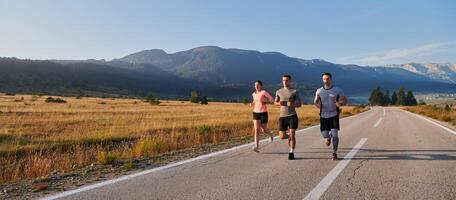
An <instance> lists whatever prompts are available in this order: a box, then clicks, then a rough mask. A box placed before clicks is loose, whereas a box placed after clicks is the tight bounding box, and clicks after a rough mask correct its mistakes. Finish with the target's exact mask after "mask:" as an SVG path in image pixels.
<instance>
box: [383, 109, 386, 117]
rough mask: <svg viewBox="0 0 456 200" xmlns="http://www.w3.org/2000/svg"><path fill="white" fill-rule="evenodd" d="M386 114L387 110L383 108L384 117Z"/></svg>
mask: <svg viewBox="0 0 456 200" xmlns="http://www.w3.org/2000/svg"><path fill="white" fill-rule="evenodd" d="M385 115H386V110H385V108H383V117H384V116H385Z"/></svg>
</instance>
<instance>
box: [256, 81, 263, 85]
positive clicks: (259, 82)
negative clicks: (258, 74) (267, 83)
mask: <svg viewBox="0 0 456 200" xmlns="http://www.w3.org/2000/svg"><path fill="white" fill-rule="evenodd" d="M255 83H258V84H260V85H261V86H263V82H261V81H260V80H257V81H255Z"/></svg>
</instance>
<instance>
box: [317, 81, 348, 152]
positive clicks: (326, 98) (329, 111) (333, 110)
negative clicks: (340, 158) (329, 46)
mask: <svg viewBox="0 0 456 200" xmlns="http://www.w3.org/2000/svg"><path fill="white" fill-rule="evenodd" d="M322 79H323V83H324V85H323V87H321V88H318V90H317V92H316V93H315V99H314V104H315V106H316V107H317V108H319V109H320V131H321V134H322V136H323V137H324V138H325V139H326V145H327V146H329V145H331V138H332V140H333V141H332V142H333V154H332V159H333V160H337V153H336V152H337V148H338V146H339V134H338V132H339V130H340V127H339V112H340V107H341V106H343V105H346V104H347V97H346V96H345V94H344V92H343V91H342V89H340V88H338V87H335V86H334V85H333V84H332V75H331V74H330V73H323V75H322Z"/></svg>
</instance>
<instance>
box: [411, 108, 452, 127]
mask: <svg viewBox="0 0 456 200" xmlns="http://www.w3.org/2000/svg"><path fill="white" fill-rule="evenodd" d="M404 109H405V110H408V111H410V112H414V113H417V114H421V115H425V116H428V117H431V118H434V119H437V120H441V121H444V122H448V123H450V124H452V125H454V126H456V110H455V109H454V108H446V109H445V107H442V106H437V105H432V106H431V105H420V106H410V107H405V108H404Z"/></svg>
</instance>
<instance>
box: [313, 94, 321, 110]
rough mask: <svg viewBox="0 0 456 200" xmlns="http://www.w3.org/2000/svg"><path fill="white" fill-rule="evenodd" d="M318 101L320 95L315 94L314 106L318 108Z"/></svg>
mask: <svg viewBox="0 0 456 200" xmlns="http://www.w3.org/2000/svg"><path fill="white" fill-rule="evenodd" d="M320 101H321V99H320V96H318V95H315V98H314V105H315V107H317V108H320Z"/></svg>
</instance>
